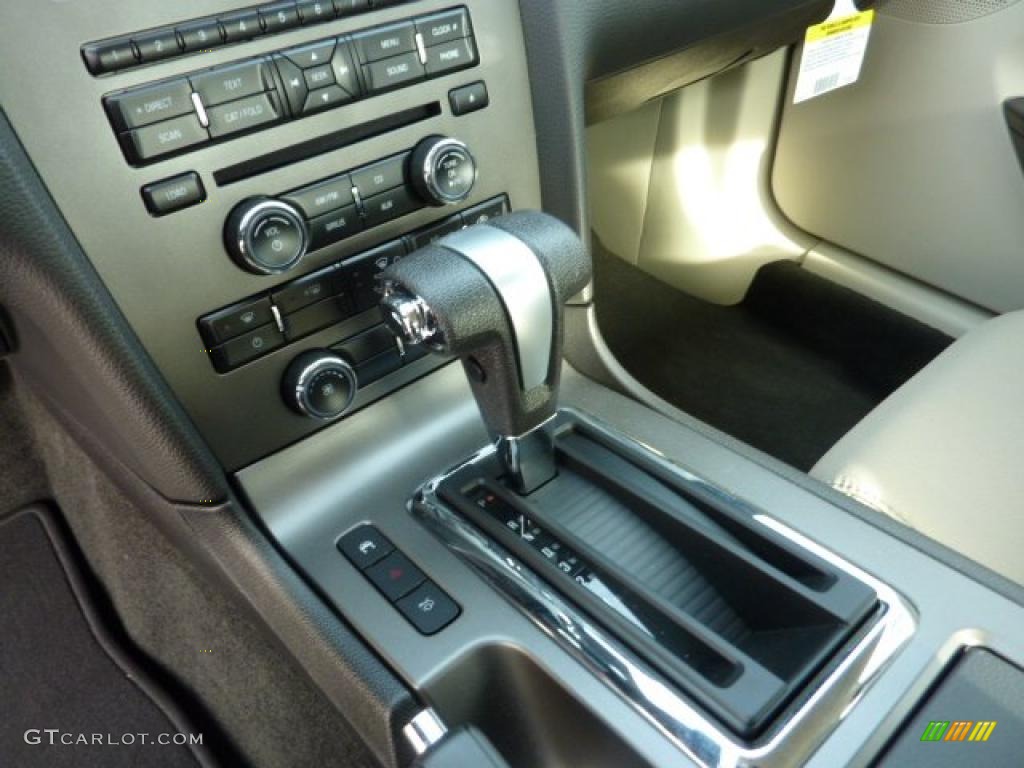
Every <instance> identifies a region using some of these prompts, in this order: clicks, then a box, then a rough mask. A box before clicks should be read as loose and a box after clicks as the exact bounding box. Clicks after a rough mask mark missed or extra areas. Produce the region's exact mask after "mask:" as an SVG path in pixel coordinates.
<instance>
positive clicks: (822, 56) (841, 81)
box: [793, 11, 875, 104]
mask: <svg viewBox="0 0 1024 768" xmlns="http://www.w3.org/2000/svg"><path fill="white" fill-rule="evenodd" d="M874 20H875V12H874V11H862V12H860V13H853V14H849V15H843V16H835V15H833V16H832V17H830V18H829V19H827V20H826V21H824V22H823V23H821V24H816V25H815V26H813V27H810V28H809V29H808V30H807V35H806V37H805V38H804V47H803V53H802V55H801V57H800V72H799V75H798V76H797V82H796V94H795V95H794V97H793V103H794V104H799V103H801V102H803V101H808V100H810V99H813V98H815V97H817V96H822V95H824V94H826V93H830V92H832V91H835V90H838V89H839V88H844V87H846V86H847V85H852V84H853V83H856V82H857V80H859V79H860V72H861V67H862V65H863V64H864V56H865V54H866V53H867V49H868V40H869V39H870V37H871V25H872V24H873V23H874Z"/></svg>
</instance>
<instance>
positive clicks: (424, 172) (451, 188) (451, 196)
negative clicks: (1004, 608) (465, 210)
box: [411, 136, 478, 206]
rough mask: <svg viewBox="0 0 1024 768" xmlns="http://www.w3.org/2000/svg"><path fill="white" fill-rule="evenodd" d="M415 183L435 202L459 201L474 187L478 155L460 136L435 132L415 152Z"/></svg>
mask: <svg viewBox="0 0 1024 768" xmlns="http://www.w3.org/2000/svg"><path fill="white" fill-rule="evenodd" d="M411 169H412V173H411V176H412V184H413V187H415V189H416V192H417V193H418V194H419V196H420V197H421V198H423V200H424V201H425V202H426V203H428V204H430V205H435V206H442V205H458V204H459V203H461V202H463V201H464V200H465V199H466V198H467V197H469V195H470V193H471V192H472V191H473V186H474V185H475V184H476V179H477V174H478V170H477V165H476V159H475V158H474V157H473V154H472V153H471V152H470V151H469V147H467V146H466V145H465V144H463V143H462V142H461V141H459V140H458V139H449V138H447V137H445V136H431V137H430V138H429V139H424V140H423V141H421V142H420V143H419V144H418V145H417V147H416V148H415V149H414V150H413V152H412V165H411Z"/></svg>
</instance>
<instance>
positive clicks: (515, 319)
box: [438, 224, 555, 392]
mask: <svg viewBox="0 0 1024 768" xmlns="http://www.w3.org/2000/svg"><path fill="white" fill-rule="evenodd" d="M438 244H439V245H442V246H444V247H445V248H447V249H448V250H450V251H455V252H456V253H458V254H461V255H462V256H464V257H465V258H467V259H468V260H469V261H471V262H473V263H474V264H475V265H476V266H477V268H478V269H480V271H481V272H483V273H484V275H485V276H486V277H487V279H488V280H490V282H491V284H492V285H493V286H494V289H495V290H496V291H497V292H498V297H499V298H500V299H501V302H502V304H504V305H505V312H506V313H507V314H508V319H509V323H510V324H511V326H512V333H513V336H514V337H515V345H516V350H517V352H518V357H519V368H520V371H521V376H522V381H521V382H520V385H521V386H522V388H523V390H524V391H527V392H528V391H529V390H531V389H534V388H535V387H539V386H541V385H542V384H544V383H545V382H546V381H547V379H548V373H549V371H550V369H551V344H552V336H553V335H554V327H555V312H554V308H553V307H552V306H551V289H550V288H549V287H548V278H547V274H546V273H545V271H544V268H543V267H542V266H541V263H540V260H539V259H538V258H537V255H536V254H535V253H534V252H533V251H532V250H530V248H529V246H527V245H526V243H524V242H523V241H522V240H520V239H519V238H518V237H514V236H512V235H510V234H509V233H508V232H505V231H504V230H501V229H498V228H496V227H490V226H487V225H486V224H484V225H480V226H476V227H470V228H469V229H464V230H462V231H460V232H455V233H454V234H451V235H448V236H447V237H444V238H442V239H441V240H440V241H439V243H438Z"/></svg>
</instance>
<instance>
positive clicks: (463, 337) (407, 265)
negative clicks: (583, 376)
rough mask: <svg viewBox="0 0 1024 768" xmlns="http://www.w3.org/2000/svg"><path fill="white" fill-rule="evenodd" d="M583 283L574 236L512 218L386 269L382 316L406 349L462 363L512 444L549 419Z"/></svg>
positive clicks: (551, 225) (561, 228) (546, 222)
mask: <svg viewBox="0 0 1024 768" xmlns="http://www.w3.org/2000/svg"><path fill="white" fill-rule="evenodd" d="M590 277H591V264H590V257H589V255H588V253H587V250H586V248H585V246H584V245H583V243H582V242H581V241H580V239H579V237H577V235H576V233H575V232H573V231H572V230H571V229H570V228H569V227H567V226H566V225H565V224H563V223H562V222H560V221H559V220H558V219H555V218H553V217H551V216H548V215H546V214H543V213H536V212H519V213H513V214H510V215H508V216H504V217H502V218H499V219H494V220H492V221H490V222H488V223H487V224H480V225H477V226H474V227H470V228H469V229H465V230H463V231H461V232H457V233H455V234H454V235H449V236H448V237H446V238H444V239H442V240H440V241H439V242H437V243H435V244H433V245H430V246H427V247H426V248H423V249H421V250H419V251H417V252H416V253H414V254H412V255H411V256H407V257H406V258H404V259H402V260H401V261H399V262H398V263H396V264H394V265H392V266H391V267H389V268H388V269H387V270H386V271H385V272H384V274H383V276H382V279H383V281H384V287H385V297H384V300H383V302H382V305H381V306H382V308H383V310H384V316H385V320H386V321H387V322H388V325H389V326H390V327H391V329H392V330H393V331H394V332H395V333H396V334H397V335H398V336H399V338H401V339H402V340H403V341H404V342H405V343H410V344H417V343H424V344H426V345H427V346H429V347H430V348H431V349H433V350H434V351H437V352H442V353H445V354H450V355H456V356H458V357H460V358H461V359H462V361H463V365H464V366H465V369H466V374H467V375H468V377H469V380H470V384H471V386H472V388H473V393H474V395H475V396H476V399H477V403H478V404H479V406H480V411H481V414H482V415H483V418H484V421H485V423H486V424H487V426H488V428H489V429H490V430H491V432H492V433H494V434H495V435H496V436H498V437H505V438H508V437H519V436H522V435H525V434H527V433H529V432H531V431H532V430H534V429H535V428H536V427H538V426H540V425H541V424H543V423H544V422H545V421H547V420H548V419H549V418H550V417H551V416H553V415H554V414H555V411H556V409H557V400H558V384H559V379H560V373H561V359H562V337H563V323H564V319H563V318H564V310H563V306H564V304H565V303H566V302H567V301H568V300H569V299H570V298H572V297H573V296H575V295H576V294H577V293H579V292H580V291H581V290H583V289H584V288H585V287H586V285H587V284H588V283H589V282H590Z"/></svg>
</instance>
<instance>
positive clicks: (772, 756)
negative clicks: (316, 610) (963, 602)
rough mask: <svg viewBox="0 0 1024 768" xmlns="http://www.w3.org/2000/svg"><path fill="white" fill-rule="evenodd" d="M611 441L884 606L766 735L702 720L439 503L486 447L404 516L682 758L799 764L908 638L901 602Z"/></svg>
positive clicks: (815, 549)
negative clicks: (744, 735) (746, 738)
mask: <svg viewBox="0 0 1024 768" xmlns="http://www.w3.org/2000/svg"><path fill="white" fill-rule="evenodd" d="M573 416H574V417H575V418H577V419H579V420H580V421H582V422H585V423H586V424H588V425H589V426H590V427H591V428H593V429H597V430H602V431H604V432H606V433H608V432H609V430H607V429H606V428H605V427H604V426H603V425H601V424H600V423H598V422H596V421H595V420H594V419H592V418H590V417H587V416H584V415H582V414H580V413H578V412H575V411H574V412H573ZM616 439H618V440H619V441H622V442H628V443H630V444H631V445H632V446H634V447H637V448H639V449H641V450H644V451H646V452H647V453H648V454H649V455H650V456H651V458H652V459H653V460H655V461H657V462H658V463H659V464H661V465H662V466H664V467H665V468H667V469H670V470H671V471H673V472H675V473H677V474H678V475H679V476H680V477H681V478H683V479H684V480H686V481H687V482H688V483H690V484H695V485H698V486H700V488H701V489H702V490H703V491H705V492H707V493H709V494H713V495H715V496H717V497H719V498H721V499H722V500H723V501H727V502H728V503H730V504H733V505H735V506H736V507H738V508H741V509H744V510H747V511H748V512H749V513H750V515H751V517H752V519H753V520H754V521H756V522H757V523H759V524H761V525H764V526H765V527H766V528H770V529H771V530H773V531H775V532H776V533H779V534H781V535H783V536H786V537H787V538H789V539H790V540H791V541H792V542H794V543H795V544H797V545H798V546H800V547H802V548H804V549H807V550H808V551H810V552H811V553H813V554H814V555H816V556H817V557H819V558H821V559H823V560H825V561H827V562H828V563H830V564H831V565H833V566H834V567H836V568H838V569H841V570H843V571H845V572H847V573H848V574H850V575H851V576H853V577H854V578H856V579H858V580H860V581H862V582H863V583H865V584H867V585H868V586H869V587H871V588H872V589H873V590H874V591H875V594H876V595H877V597H878V600H879V602H880V603H881V604H882V605H883V608H884V610H883V612H882V614H881V616H880V617H878V618H877V619H876V620H875V622H874V623H873V624H871V625H870V626H869V627H867V628H866V629H864V630H862V632H861V634H860V635H859V636H858V637H856V639H855V640H853V641H851V644H850V645H847V646H846V648H845V649H844V651H843V653H844V654H845V655H844V656H842V658H841V661H839V662H838V663H837V664H836V665H835V666H834V668H832V669H831V671H829V672H828V673H827V675H826V676H825V677H823V678H819V679H818V680H817V681H814V682H812V683H811V684H810V685H809V686H808V687H807V690H806V691H805V692H804V694H803V695H802V697H801V698H799V699H797V701H795V702H794V703H793V704H792V705H790V707H789V709H788V710H787V711H786V712H784V713H783V714H782V715H781V716H780V717H779V718H778V721H777V723H776V724H775V725H774V726H773V728H772V729H771V730H770V731H769V732H768V733H767V734H765V735H764V736H762V737H761V738H760V740H759V741H758V742H756V743H755V744H753V745H752V744H747V743H745V742H743V741H741V740H739V739H738V738H737V737H736V736H734V735H732V734H731V733H730V732H729V731H727V730H725V729H724V728H723V727H722V726H721V725H718V724H717V723H716V722H715V721H714V720H712V719H711V718H710V717H709V716H707V715H705V714H704V712H703V711H702V710H701V709H700V708H699V707H698V706H696V705H695V704H693V703H691V701H690V700H689V699H687V698H686V697H684V696H683V695H682V694H681V693H679V692H678V691H677V690H676V689H675V688H673V687H672V686H671V685H670V684H668V683H667V682H666V681H665V680H664V679H663V678H662V677H661V676H660V675H659V674H658V673H657V672H655V671H654V670H653V669H652V668H651V667H650V666H649V665H648V664H647V663H646V662H645V661H644V660H643V659H641V658H640V657H639V656H637V655H636V654H635V653H634V652H633V651H632V650H630V649H629V648H628V647H627V646H626V645H625V644H623V643H622V642H621V641H619V640H618V639H617V638H616V637H614V636H612V635H611V634H610V633H608V632H606V631H605V630H604V629H602V628H601V627H599V626H597V625H595V624H594V623H593V622H592V621H591V620H590V619H588V618H587V617H586V616H585V615H584V614H583V613H582V612H581V611H580V610H579V609H577V608H576V607H575V606H574V605H573V604H572V603H570V602H569V601H568V600H567V599H566V598H564V597H563V596H562V595H561V594H560V593H559V592H558V590H556V589H554V588H553V587H552V586H551V585H550V584H549V583H548V581H546V580H545V579H543V578H542V577H540V576H538V575H537V574H536V573H535V572H533V571H532V570H530V569H528V568H527V567H526V566H524V565H523V563H521V562H520V561H519V560H518V559H517V558H515V557H514V556H512V555H511V554H510V553H509V552H508V551H507V550H505V549H504V548H503V547H502V546H501V545H500V544H499V543H498V542H497V541H495V540H493V539H491V538H490V537H488V536H486V535H485V534H484V533H482V532H481V531H480V530H479V529H477V528H476V527H475V526H473V525H472V524H471V523H469V522H468V521H467V520H465V519H464V518H463V517H462V516H461V515H459V514H458V513H457V512H455V511H454V510H452V509H451V508H449V507H448V505H447V504H445V503H444V502H443V500H442V499H441V498H440V496H439V495H438V488H439V487H440V485H441V484H442V483H443V482H444V481H445V480H446V479H447V478H448V477H449V476H450V475H451V474H454V473H455V472H457V471H459V470H462V469H464V468H465V467H467V466H472V465H475V464H478V463H480V462H482V461H484V460H485V459H488V458H490V457H491V456H492V455H493V454H494V453H495V450H496V449H495V447H494V446H488V447H486V448H484V449H482V450H481V451H480V452H478V453H477V454H476V455H475V456H473V457H472V458H470V459H468V460H467V461H466V462H464V463H463V464H462V465H460V466H459V467H456V468H454V469H453V470H451V472H449V473H446V474H445V475H443V476H441V477H438V478H435V479H434V480H432V481H430V482H429V483H427V484H426V485H425V486H424V487H423V488H422V489H421V490H420V492H419V493H418V494H417V496H416V498H415V499H414V501H413V504H412V508H413V513H414V514H416V515H417V516H418V517H419V518H420V519H421V520H422V521H423V522H424V523H425V524H426V525H427V526H428V527H429V528H430V529H431V530H432V531H433V532H434V533H435V534H436V535H437V536H438V537H439V538H440V539H441V540H442V541H443V542H444V543H445V544H446V545H447V546H448V547H449V548H450V549H451V550H452V551H453V552H454V553H455V554H457V555H458V556H459V557H460V558H461V559H463V560H464V561H466V562H467V563H468V564H469V565H470V566H471V567H473V568H474V569H475V570H476V571H478V572H479V573H480V574H481V575H482V576H483V577H484V578H485V579H486V580H487V581H488V582H490V583H491V584H492V585H493V586H494V587H495V588H496V589H497V590H498V591H499V592H501V593H502V594H503V595H504V596H505V597H506V598H507V599H508V600H509V601H510V602H511V603H512V604H513V605H514V606H515V607H516V608H518V609H519V610H520V611H521V612H522V613H523V614H524V615H525V616H526V617H527V618H528V619H529V620H530V621H532V622H533V624H535V625H536V626H537V627H538V628H540V629H541V630H542V631H543V632H545V633H546V634H547V635H549V636H550V637H552V638H553V639H554V640H555V642H557V643H558V644H559V645H560V647H562V648H563V650H565V651H566V652H568V653H569V654H570V655H571V656H573V657H574V658H575V659H577V660H578V661H580V662H581V663H582V664H583V665H584V666H586V667H587V668H588V669H590V671H591V672H592V673H593V674H595V675H596V676H597V677H598V678H599V679H600V680H601V681H602V682H603V683H604V684H605V685H607V686H608V687H610V688H611V689H613V690H614V691H616V692H617V693H618V694H619V695H620V696H621V697H622V698H623V699H625V700H626V701H627V702H628V703H629V704H630V705H631V706H633V707H634V708H635V709H636V710H637V711H638V712H639V713H640V714H641V715H643V716H644V717H646V718H647V719H648V720H649V721H650V722H651V723H652V724H653V725H654V726H655V727H657V728H658V729H659V730H660V731H661V732H662V733H664V734H665V735H666V737H668V738H669V739H670V740H671V741H672V742H673V743H674V744H675V745H676V746H677V747H678V748H679V749H680V750H681V751H682V752H684V753H685V754H686V755H687V756H688V757H689V758H690V759H691V760H693V761H695V762H696V763H698V764H699V765H701V766H703V767H704V768H753V766H759V767H760V768H782V767H783V766H792V765H797V764H802V763H803V762H805V761H806V759H807V758H808V757H809V756H810V755H811V754H812V753H813V752H814V751H815V750H816V749H817V748H818V747H819V746H820V745H821V743H822V742H823V741H824V740H825V738H826V737H827V736H828V734H829V733H830V732H831V731H832V730H833V729H834V728H835V727H836V726H838V724H839V723H840V722H841V721H842V720H843V719H844V718H845V717H846V716H847V715H848V714H849V712H850V710H851V709H852V708H853V707H854V705H855V704H856V703H857V701H859V699H860V698H861V696H863V694H864V693H865V691H866V689H867V688H868V686H870V685H871V684H872V683H873V682H874V681H875V680H876V679H877V678H878V676H879V674H880V672H881V671H882V670H883V669H884V668H885V666H886V665H887V664H888V663H889V662H890V661H891V660H892V658H893V657H894V656H895V654H896V653H897V652H898V651H899V650H900V648H902V647H903V645H904V644H905V643H906V642H907V640H909V638H910V637H911V636H912V635H913V633H914V630H915V626H916V623H915V619H914V615H913V613H912V612H911V610H910V608H909V606H908V604H907V603H906V602H905V601H904V600H903V599H902V597H901V596H900V595H899V594H898V593H897V592H896V591H895V590H893V589H892V588H891V587H889V586H888V585H886V584H883V583H882V582H880V581H878V580H877V579H875V578H873V577H872V576H870V575H869V574H867V573H864V572H863V571H861V570H860V569H858V568H857V567H856V566H854V565H852V564H851V563H849V562H847V561H846V560H844V559H842V558H840V557H839V556H838V555H836V554H835V553H834V552H831V551H829V550H827V549H825V548H824V547H822V546H820V545H818V544H815V543H814V542H812V541H810V540H809V539H807V538H806V537H804V536H802V535H800V534H799V533H797V532H795V531H793V530H791V529H790V528H788V527H787V526H785V525H783V524H782V523H781V522H779V521H778V520H776V519H775V518H772V517H771V516H769V515H767V514H764V513H762V512H760V511H759V510H756V509H753V508H752V507H750V505H748V504H746V503H744V502H743V501H741V500H740V499H737V498H735V497H733V496H731V495H730V494H728V493H726V492H725V491H722V490H721V489H720V488H717V487H716V486H713V485H711V484H710V483H708V482H707V481H705V480H703V479H701V478H699V477H697V476H695V475H693V474H692V473H689V472H687V471H686V470H684V469H682V468H681V467H679V466H678V465H676V464H674V463H672V462H670V461H668V460H667V459H666V458H665V457H664V456H663V455H661V454H659V453H658V452H657V451H654V450H653V449H651V448H650V447H649V446H645V445H642V444H640V443H638V442H636V441H634V440H631V439H629V438H626V437H624V436H621V435H617V436H616Z"/></svg>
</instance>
